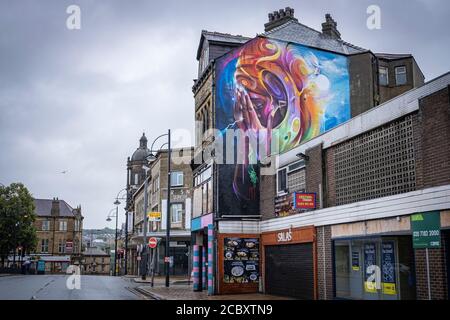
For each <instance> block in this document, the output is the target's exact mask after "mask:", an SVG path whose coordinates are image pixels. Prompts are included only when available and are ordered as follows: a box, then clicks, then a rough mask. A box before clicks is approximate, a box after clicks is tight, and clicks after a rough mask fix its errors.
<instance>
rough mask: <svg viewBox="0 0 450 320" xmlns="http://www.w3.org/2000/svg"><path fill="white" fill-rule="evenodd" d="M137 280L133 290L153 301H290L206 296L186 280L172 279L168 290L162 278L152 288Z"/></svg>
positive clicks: (253, 295)
mask: <svg viewBox="0 0 450 320" xmlns="http://www.w3.org/2000/svg"><path fill="white" fill-rule="evenodd" d="M139 280H140V279H135V281H136V282H137V283H140V284H141V285H139V286H137V287H136V288H135V289H136V290H137V291H138V292H140V293H142V294H143V295H145V296H148V297H149V298H151V299H155V300H292V299H290V298H287V297H280V296H274V295H269V294H262V293H251V294H227V295H214V296H208V294H207V291H206V290H204V291H202V292H194V290H193V285H192V284H187V280H188V279H180V278H178V279H173V280H172V281H171V283H170V286H169V288H167V287H165V279H164V278H163V277H158V278H157V277H155V283H154V286H153V287H151V286H150V285H142V283H143V282H140V281H139ZM141 281H142V280H141ZM146 282H147V281H146Z"/></svg>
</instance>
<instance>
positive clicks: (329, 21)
mask: <svg viewBox="0 0 450 320" xmlns="http://www.w3.org/2000/svg"><path fill="white" fill-rule="evenodd" d="M322 33H323V34H324V35H326V36H328V37H330V38H333V39H341V33H340V32H339V31H338V29H337V22H336V21H334V19H333V18H332V17H331V14H329V13H327V14H325V22H324V23H322Z"/></svg>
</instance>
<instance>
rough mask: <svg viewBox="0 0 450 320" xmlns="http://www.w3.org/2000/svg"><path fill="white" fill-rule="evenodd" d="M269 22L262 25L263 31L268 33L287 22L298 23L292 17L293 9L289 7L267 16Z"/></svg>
mask: <svg viewBox="0 0 450 320" xmlns="http://www.w3.org/2000/svg"><path fill="white" fill-rule="evenodd" d="M268 17H269V22H267V23H266V24H264V31H265V32H267V31H270V30H272V29H273V28H276V27H278V26H281V25H283V24H285V23H286V22H288V21H289V20H294V21H298V20H297V19H296V18H295V17H294V9H292V8H290V7H286V8H284V9H279V10H278V11H273V12H272V13H269V14H268Z"/></svg>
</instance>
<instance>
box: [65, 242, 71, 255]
mask: <svg viewBox="0 0 450 320" xmlns="http://www.w3.org/2000/svg"><path fill="white" fill-rule="evenodd" d="M72 251H73V242H72V241H66V253H72Z"/></svg>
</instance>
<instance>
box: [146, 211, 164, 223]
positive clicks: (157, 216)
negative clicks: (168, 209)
mask: <svg viewBox="0 0 450 320" xmlns="http://www.w3.org/2000/svg"><path fill="white" fill-rule="evenodd" d="M147 217H148V220H150V221H160V220H161V212H149V213H147Z"/></svg>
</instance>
